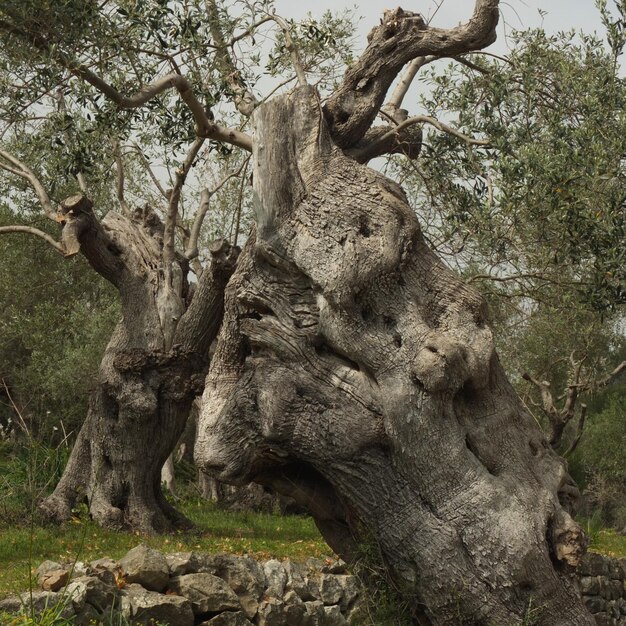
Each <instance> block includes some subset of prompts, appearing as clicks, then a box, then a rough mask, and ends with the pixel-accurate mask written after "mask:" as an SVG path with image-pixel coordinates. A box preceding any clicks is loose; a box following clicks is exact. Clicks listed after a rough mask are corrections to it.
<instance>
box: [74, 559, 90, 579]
mask: <svg viewBox="0 0 626 626" xmlns="http://www.w3.org/2000/svg"><path fill="white" fill-rule="evenodd" d="M71 570H72V578H74V576H90V575H91V571H90V570H91V568H90V566H89V565H87V563H83V562H82V561H76V562H75V563H72V565H71Z"/></svg>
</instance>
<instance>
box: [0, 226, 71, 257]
mask: <svg viewBox="0 0 626 626" xmlns="http://www.w3.org/2000/svg"><path fill="white" fill-rule="evenodd" d="M0 233H28V234H29V235H35V236H36V237H39V238H41V239H43V240H44V241H46V242H47V243H49V244H50V245H51V246H52V247H53V248H54V249H55V250H56V251H57V252H58V253H59V254H62V255H63V256H65V249H64V248H63V246H62V245H61V244H60V243H59V242H58V241H55V240H54V239H53V238H52V237H50V235H48V234H47V233H44V232H43V230H39V229H38V228H34V227H33V226H21V225H15V226H0Z"/></svg>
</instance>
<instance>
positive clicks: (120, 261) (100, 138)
mask: <svg viewBox="0 0 626 626" xmlns="http://www.w3.org/2000/svg"><path fill="white" fill-rule="evenodd" d="M68 7H69V8H68ZM64 8H67V10H68V11H69V10H70V9H72V8H74V9H76V11H80V10H84V11H85V12H86V13H88V9H89V8H90V7H89V6H88V5H87V4H84V5H82V6H80V5H77V7H71V6H70V3H68V5H67V7H64ZM28 9H29V7H26V10H27V14H26V15H24V7H22V6H19V5H17V4H16V5H13V6H12V5H11V4H9V3H7V4H6V5H3V8H2V11H1V12H0V15H1V16H2V19H3V21H2V30H3V36H4V37H5V42H6V43H7V44H10V46H11V47H9V45H7V48H6V49H5V50H4V58H3V60H4V61H5V62H6V66H5V73H4V74H3V76H4V79H5V81H6V82H7V84H10V87H11V88H12V89H13V92H11V91H9V92H8V93H7V94H5V98H4V99H3V102H2V104H3V108H2V113H3V121H4V122H5V124H6V125H5V127H4V144H3V146H2V149H0V171H2V172H3V173H4V174H5V175H6V177H7V178H6V179H5V180H4V181H3V182H4V183H5V185H6V188H7V195H8V196H9V197H8V199H7V204H8V205H9V206H13V208H14V210H20V208H21V210H22V218H24V214H23V212H24V210H26V212H27V213H29V211H28V210H27V209H24V208H23V207H24V205H28V203H29V202H32V201H33V200H35V201H36V202H38V204H39V206H40V211H41V212H42V213H43V214H44V215H45V216H46V217H48V218H50V220H51V221H52V222H55V223H56V224H57V225H60V226H61V232H60V239H59V240H57V239H56V238H55V237H54V236H53V235H54V231H52V234H51V232H50V229H45V230H42V229H41V228H36V227H34V226H32V225H28V224H27V223H24V219H22V222H23V223H21V224H15V225H6V226H2V227H0V233H3V234H7V233H10V234H13V233H26V234H29V235H34V236H36V237H38V238H40V239H42V240H45V241H46V242H47V243H48V244H50V245H51V246H52V247H53V248H54V249H56V250H57V251H58V252H59V253H61V254H62V255H64V256H65V257H71V256H73V255H76V254H77V253H79V252H80V253H81V254H82V255H83V256H84V257H85V258H86V259H87V261H88V263H89V264H90V265H91V267H92V268H93V270H95V271H96V272H97V273H98V274H100V275H101V276H102V277H104V278H105V279H106V280H108V281H109V282H110V283H112V284H113V286H114V287H115V288H116V289H117V291H118V293H119V299H120V304H121V314H122V315H121V319H120V321H119V323H118V324H117V326H116V328H115V330H114V332H113V335H112V337H111V339H110V341H109V343H108V346H107V348H106V350H105V352H104V355H103V357H102V361H101V364H100V368H99V376H98V382H97V385H96V386H95V388H94V390H93V391H92V393H91V397H90V401H89V409H88V414H87V417H86V419H85V421H84V424H83V426H82V429H81V430H80V433H79V435H78V437H77V440H76V442H75V445H74V448H73V451H72V454H71V457H70V459H69V462H68V464H67V467H66V468H65V472H64V474H63V477H62V479H61V481H60V482H59V484H58V485H57V487H56V489H55V491H54V493H53V494H52V495H51V496H50V497H48V498H47V499H46V500H45V501H44V502H43V503H42V507H41V508H42V510H43V512H44V513H45V514H46V515H47V516H49V517H51V518H53V519H55V520H65V519H68V518H69V517H70V515H71V511H72V509H73V507H74V506H76V505H77V504H78V503H80V502H82V501H83V500H85V498H86V499H87V500H88V504H89V512H90V515H91V516H92V517H93V518H94V519H95V520H97V521H98V522H99V523H101V524H103V525H106V526H110V527H122V526H126V527H131V528H134V529H137V530H141V531H146V532H154V531H164V530H169V529H171V528H173V527H176V526H179V525H181V524H182V525H185V524H187V523H188V522H187V521H186V520H185V519H184V518H183V516H181V515H180V514H179V513H178V512H177V511H175V509H174V508H173V507H172V506H171V505H170V504H169V503H168V502H167V501H166V499H165V497H164V496H163V493H162V490H161V469H162V466H163V464H164V462H165V460H166V459H167V457H168V455H169V454H170V452H171V451H172V449H173V447H174V445H175V444H176V442H177V440H178V437H179V436H180V434H181V433H182V431H183V428H184V425H185V422H186V419H187V416H188V414H189V412H190V408H191V404H192V402H193V400H194V399H195V398H196V397H197V396H198V394H199V393H201V391H202V388H203V385H204V376H205V374H206V371H207V366H208V359H209V345H210V343H211V342H212V340H213V339H214V338H215V336H216V333H217V330H218V329H219V325H220V320H221V316H222V309H223V293H224V287H225V285H226V282H227V281H228V278H229V277H230V274H231V273H232V270H233V268H234V264H235V261H236V257H237V253H238V248H237V247H236V246H234V245H231V243H229V241H227V240H225V239H218V240H217V242H216V243H214V244H212V245H211V246H210V250H209V251H208V252H207V254H206V255H205V261H206V262H205V263H202V262H201V260H200V252H199V247H200V237H201V229H202V227H203V222H204V220H205V218H206V216H207V213H208V209H209V203H210V201H211V196H212V195H213V193H215V192H216V191H217V189H219V188H220V187H222V186H224V185H225V184H227V183H228V182H229V181H230V180H231V179H232V178H233V177H234V176H235V175H236V174H237V170H238V171H241V170H242V165H240V166H239V167H237V168H235V170H236V171H233V172H230V173H228V172H226V173H225V174H224V176H223V179H222V180H221V181H219V182H218V183H217V184H216V185H215V187H214V188H213V189H211V190H209V189H204V190H202V192H201V193H200V197H199V203H198V205H196V206H197V209H196V210H192V209H191V208H190V207H189V208H188V209H187V211H186V212H185V211H184V210H183V207H182V203H183V200H186V201H188V202H189V203H192V202H194V201H195V199H196V198H195V197H194V194H193V193H192V192H189V193H187V194H186V193H185V191H186V190H185V184H186V182H187V178H188V176H189V173H190V170H191V168H192V167H194V166H195V165H196V164H197V163H198V162H200V160H201V159H202V158H203V156H206V153H207V151H206V145H205V144H206V143H207V142H206V139H205V138H204V137H198V138H196V139H192V140H186V139H185V135H183V137H182V139H181V138H180V137H177V140H178V142H179V145H177V146H175V147H174V148H172V155H171V158H170V160H169V161H168V160H166V161H165V162H163V161H161V163H160V165H161V168H163V169H165V168H166V167H167V166H168V165H170V164H171V162H172V161H174V162H176V161H175V160H176V159H177V158H180V156H179V155H181V154H182V155H183V158H182V163H180V162H177V163H178V164H177V165H176V166H173V167H171V168H170V172H171V173H172V176H171V178H170V181H169V183H170V188H169V189H167V190H166V189H165V188H164V187H165V183H164V184H163V185H161V184H160V183H159V181H158V177H157V175H155V172H154V171H153V170H152V168H151V167H150V164H149V163H147V157H146V156H145V154H144V151H145V152H148V154H149V153H150V152H149V150H150V149H154V145H150V144H145V143H144V146H143V149H142V148H141V147H139V146H138V144H137V142H138V141H140V140H141V136H140V135H138V134H137V132H136V130H135V129H134V128H133V125H132V119H131V118H128V117H127V118H126V119H125V120H119V116H117V115H114V113H115V112H114V111H109V114H106V113H102V112H101V108H102V107H101V106H98V105H97V102H94V100H93V98H90V97H89V95H88V94H85V93H83V92H81V91H80V84H81V82H82V81H80V80H79V81H76V82H72V80H71V79H72V77H73V76H74V73H73V72H74V70H73V63H74V62H75V61H74V60H73V59H71V58H70V57H69V56H68V54H69V53H67V52H63V47H62V43H63V42H62V40H61V41H55V40H54V39H53V37H54V36H55V33H56V31H54V33H50V32H46V30H45V29H46V20H43V22H42V23H37V21H36V20H37V17H36V14H34V15H32V14H31V13H28ZM48 9H49V10H50V11H52V12H54V10H55V7H48ZM20 11H22V12H21V13H20ZM76 11H75V12H71V11H70V12H69V13H68V14H63V13H62V11H61V14H60V15H58V16H56V17H58V19H59V20H60V23H59V24H55V22H54V21H50V16H48V23H47V27H48V28H49V29H52V30H54V29H55V28H57V29H58V31H59V33H60V37H62V35H63V34H64V33H63V29H62V26H63V25H64V23H63V22H62V20H63V19H65V20H66V21H69V20H70V19H73V18H76V17H77V15H78V17H82V18H84V19H85V20H87V19H95V18H94V16H93V15H90V14H87V15H81V14H80V12H79V13H78V14H77V13H76ZM31 17H32V19H31ZM53 17H54V16H53ZM29 20H30V21H29ZM78 21H79V22H80V20H78ZM71 26H75V24H74V23H72V24H70V25H69V26H68V28H69V27H71ZM79 26H80V23H79ZM82 26H84V24H82ZM65 34H66V35H67V33H65ZM135 43H136V42H135ZM11 54H13V55H14V57H15V58H10V57H11ZM20 55H21V56H20ZM33 55H34V56H35V60H34V61H33V59H32V58H31V57H32V56H33ZM10 62H16V66H17V67H15V66H12V72H9V71H8V69H7V67H8V66H9V63H10ZM43 62H45V63H46V64H47V65H45V66H44V69H47V71H42V70H40V69H39V68H38V67H37V63H43ZM55 62H56V64H57V65H58V67H59V68H60V69H59V70H58V71H56V70H55ZM85 71H88V70H85ZM89 76H93V75H92V74H89ZM81 78H82V77H81ZM9 80H10V81H12V82H11V83H9ZM16 93H17V97H16V95H15V94H16ZM24 100H25V101H26V104H24V105H22V103H23V102H24ZM16 103H17V106H15V104H16ZM136 104H137V103H136V102H131V103H129V104H128V106H129V107H132V106H136ZM99 112H100V117H98V113H99ZM205 115H206V114H205ZM94 118H95V119H94ZM170 130H171V128H170ZM236 134H237V133H236V132H234V133H233V135H236ZM120 140H123V141H120ZM48 142H49V143H48ZM47 143H48V145H46V144H47ZM50 144H51V148H50ZM131 153H132V154H134V155H135V161H134V167H135V171H134V172H133V169H132V166H133V163H132V158H133V157H132V154H131ZM137 155H138V156H137ZM27 160H28V161H29V164H27ZM98 161H99V162H98ZM138 163H140V164H141V167H142V168H143V167H144V166H145V170H146V171H144V172H143V178H142V177H139V176H137V175H136V170H137V167H139V166H138V165H137V164H138ZM31 165H32V167H31ZM156 165H159V163H158V162H157V163H156ZM111 169H113V172H115V173H114V174H113V176H111V175H110V171H111ZM35 170H38V171H37V173H36V171H35ZM63 173H65V174H66V175H67V179H66V180H64V179H63ZM148 173H149V176H150V177H152V178H153V179H154V181H155V182H156V186H157V189H158V193H157V194H150V193H149V192H148V190H147V184H146V183H145V180H143V179H148V180H149V176H148ZM133 174H135V175H134V176H133ZM55 176H57V177H58V178H57V179H56V180H54V177H55ZM131 182H133V183H134V184H135V187H137V186H139V187H140V185H141V184H142V183H143V185H144V188H143V189H141V188H139V191H138V192H136V193H133V194H132V195H133V197H132V198H131V197H129V196H130V195H131V193H132V191H133V189H130V190H129V187H131V184H130V183H131ZM207 182H208V181H207ZM149 184H150V185H151V184H152V182H150V183H149ZM49 189H53V190H54V192H55V195H57V196H58V195H59V194H62V193H65V192H67V191H68V190H74V191H78V192H79V193H78V194H77V195H76V194H75V195H71V196H69V197H67V198H66V199H65V200H61V201H60V202H58V201H55V200H54V199H53V197H52V195H51V192H49ZM92 194H93V195H92ZM61 197H63V196H61ZM92 199H93V200H92ZM114 199H115V204H117V207H118V208H117V210H108V211H103V210H101V209H99V208H98V207H96V208H94V201H96V202H99V204H100V206H104V207H108V206H110V205H111V204H113V202H114ZM33 213H35V212H34V211H33V210H32V208H31V209H30V214H31V215H32V214H33ZM103 213H105V215H104V217H102V214H103ZM26 221H27V220H26ZM192 270H193V272H192ZM192 275H193V277H192Z"/></svg>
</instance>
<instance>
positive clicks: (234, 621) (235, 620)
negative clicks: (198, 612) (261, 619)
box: [199, 611, 253, 626]
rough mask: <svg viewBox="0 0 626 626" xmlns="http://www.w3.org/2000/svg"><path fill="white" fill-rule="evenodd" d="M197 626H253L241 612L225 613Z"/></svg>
mask: <svg viewBox="0 0 626 626" xmlns="http://www.w3.org/2000/svg"><path fill="white" fill-rule="evenodd" d="M199 626H253V624H252V622H251V621H250V620H249V619H248V618H247V617H246V614H245V613H244V612H243V611H235V612H232V611H225V612H224V613H220V614H219V615H216V616H215V617H214V618H213V619H210V620H209V621H208V622H202V623H201V624H200V625H199Z"/></svg>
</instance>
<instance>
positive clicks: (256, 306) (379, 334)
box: [196, 88, 593, 626]
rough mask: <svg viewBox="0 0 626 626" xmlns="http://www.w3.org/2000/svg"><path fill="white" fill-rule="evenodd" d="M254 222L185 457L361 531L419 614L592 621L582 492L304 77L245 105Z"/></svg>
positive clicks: (340, 533) (469, 293) (347, 543)
mask: <svg viewBox="0 0 626 626" xmlns="http://www.w3.org/2000/svg"><path fill="white" fill-rule="evenodd" d="M253 121H254V129H255V133H254V137H255V151H254V158H255V171H254V190H255V195H256V208H255V210H256V223H257V231H256V236H255V237H252V238H251V239H250V240H249V241H248V243H247V245H246V248H245V249H244V251H243V253H242V256H241V257H240V260H239V263H238V267H237V270H236V272H235V274H234V275H233V278H232V279H231V281H230V282H229V285H228V287H227V291H226V300H225V316H224V321H223V324H222V329H221V331H220V336H219V339H218V345H217V348H216V352H215V355H214V358H213V361H212V363H211V367H210V371H209V375H208V377H207V382H206V387H205V392H204V396H203V406H202V413H201V418H200V424H199V433H198V439H197V444H196V461H197V463H198V464H199V465H200V466H201V467H202V468H204V470H205V471H207V472H210V473H213V474H214V475H215V476H217V477H218V478H219V479H220V480H223V481H227V482H233V483H239V484H242V483H244V482H247V481H249V480H256V481H258V482H261V483H263V484H266V485H269V486H271V487H272V488H274V489H276V490H277V491H281V492H283V493H285V494H287V495H290V496H292V497H293V498H295V499H296V500H297V501H298V502H300V503H301V504H303V505H305V506H307V507H308V508H309V510H310V511H311V512H312V514H313V516H314V518H315V519H316V521H317V523H318V525H319V527H320V529H321V531H322V533H323V534H324V536H325V538H326V539H327V540H328V542H329V544H330V545H331V547H333V548H334V549H335V550H336V551H337V552H339V553H340V554H342V555H343V556H344V557H346V558H348V559H352V558H355V556H356V555H357V554H358V552H359V545H360V544H363V543H365V542H374V543H375V544H376V547H377V549H378V550H379V551H380V553H381V554H382V556H383V558H384V561H385V563H386V565H387V567H388V570H389V573H390V575H391V576H392V577H393V578H394V579H395V580H396V582H397V583H398V584H399V585H400V586H401V589H402V590H403V593H404V594H405V595H406V596H407V597H410V598H412V599H413V605H414V607H415V613H416V615H417V614H418V613H419V614H420V615H421V616H422V617H421V618H420V619H421V623H430V624H443V625H455V626H456V625H458V624H476V625H487V624H489V625H498V626H503V625H505V624H506V625H507V626H509V625H513V624H522V623H523V620H524V618H525V615H526V613H527V611H529V609H531V607H532V610H533V617H534V619H535V620H536V621H534V622H533V623H535V624H539V625H544V626H557V625H562V626H578V625H589V626H590V625H591V624H593V620H592V618H591V616H590V615H589V614H588V613H587V611H586V609H585V608H584V606H583V605H582V602H581V600H580V598H579V596H578V593H577V590H576V587H575V585H574V583H573V582H572V580H571V579H570V577H569V572H570V570H571V567H572V566H574V565H576V563H577V562H578V559H579V558H580V556H581V554H582V552H583V551H584V547H585V538H584V535H583V533H582V531H581V530H580V528H579V527H578V526H577V525H576V524H575V522H574V521H573V520H572V518H571V517H570V515H569V513H568V506H569V504H570V501H571V498H572V497H573V496H574V495H575V493H576V490H575V487H574V486H573V485H572V483H571V480H570V478H569V476H568V474H567V472H566V468H565V464H564V462H563V461H562V460H561V459H560V458H559V457H558V456H557V455H556V454H555V453H554V452H553V451H552V449H551V448H550V446H549V445H548V443H547V442H546V440H545V438H544V436H543V434H542V433H541V431H540V430H539V428H538V426H537V425H536V423H535V422H534V420H533V419H532V417H531V416H530V415H529V414H528V412H527V411H526V410H525V409H524V407H523V406H522V405H521V403H520V402H519V400H518V398H517V396H516V394H515V392H514V391H513V389H512V387H511V385H510V384H509V382H508V381H507V379H506V377H505V375H504V373H503V369H502V367H501V366H500V364H499V361H498V358H497V355H496V353H495V351H494V346H493V340H492V336H491V331H490V329H489V326H488V325H487V322H486V311H485V305H484V302H483V301H482V299H481V297H480V296H479V294H478V293H476V292H475V291H473V290H472V289H471V288H470V287H468V286H467V285H465V284H464V283H463V282H462V281H461V280H460V278H459V277H458V276H456V275H455V274H454V273H453V272H451V271H450V270H448V269H447V268H446V267H445V266H444V265H443V264H442V263H441V262H440V261H439V260H438V259H437V257H436V256H435V255H434V253H433V252H432V251H431V250H430V249H429V248H428V247H427V246H426V244H425V242H424V239H423V237H422V235H421V232H420V228H419V224H418V221H417V218H416V215H415V214H414V212H413V211H412V210H411V208H410V207H409V206H408V204H407V201H406V198H405V195H404V193H403V191H402V189H401V188H400V187H399V186H397V185H396V184H395V183H393V182H392V181H390V180H388V179H387V178H385V177H384V176H382V175H381V174H379V173H377V172H375V171H372V170H370V169H368V168H367V167H364V166H361V165H358V164H356V163H355V162H354V161H353V160H351V159H349V158H346V157H345V156H344V155H343V153H342V151H341V149H339V147H337V146H336V145H335V143H334V142H333V140H332V139H331V133H330V132H329V129H328V127H327V125H326V123H325V118H324V116H323V115H322V111H321V110H320V104H319V99H318V97H317V94H315V92H314V90H313V89H312V88H300V89H298V90H296V91H294V92H293V93H292V94H291V95H289V96H284V97H281V98H278V99H275V100H273V101H271V102H269V103H266V104H264V105H262V106H261V107H259V108H258V109H257V110H256V112H255V114H254V117H253Z"/></svg>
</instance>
